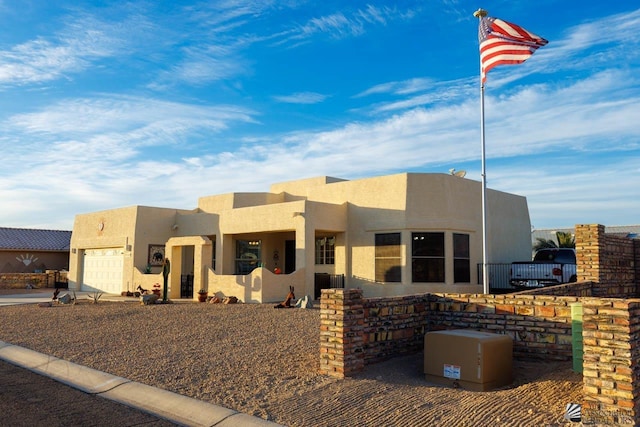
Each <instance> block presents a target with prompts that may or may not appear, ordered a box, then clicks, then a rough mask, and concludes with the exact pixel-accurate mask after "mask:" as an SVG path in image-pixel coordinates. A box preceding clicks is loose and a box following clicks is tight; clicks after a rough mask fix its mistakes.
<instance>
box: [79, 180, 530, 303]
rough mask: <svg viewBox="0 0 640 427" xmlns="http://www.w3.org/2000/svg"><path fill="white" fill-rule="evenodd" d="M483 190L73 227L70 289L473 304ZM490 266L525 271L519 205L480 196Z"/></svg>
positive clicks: (277, 188) (226, 204) (387, 188)
mask: <svg viewBox="0 0 640 427" xmlns="http://www.w3.org/2000/svg"><path fill="white" fill-rule="evenodd" d="M481 192H482V187H481V183H480V182H477V181H473V180H469V179H465V178H460V177H457V176H452V175H447V174H424V173H402V174H396V175H389V176H381V177H373V178H365V179H358V180H351V181H349V180H343V179H339V178H332V177H317V178H310V179H303V180H298V181H291V182H284V183H278V184H273V185H272V186H271V188H270V191H269V192H266V193H230V194H221V195H214V196H206V197H202V198H200V199H199V201H198V207H197V208H196V209H193V210H185V209H169V208H159V207H146V206H131V207H124V208H119V209H113V210H107V211H101V212H93V213H86V214H80V215H77V216H76V218H75V223H74V226H73V234H72V238H71V255H70V271H69V288H70V289H77V290H96V289H99V290H102V291H106V292H110V293H120V292H122V291H134V290H135V288H137V287H138V286H141V287H143V288H145V289H149V288H151V287H152V286H153V284H154V283H159V284H162V282H163V277H162V274H161V268H162V267H161V266H162V263H163V260H164V258H165V257H166V258H168V259H169V260H170V262H171V272H170V276H169V298H171V299H180V298H187V299H192V298H196V297H197V295H196V294H197V292H198V290H199V289H205V290H207V291H208V293H209V295H213V294H214V293H215V294H217V295H219V296H236V297H238V298H239V299H241V300H242V301H244V302H273V301H281V300H282V299H283V298H284V296H285V295H286V294H287V292H288V289H289V286H294V287H295V291H296V296H298V297H300V296H302V295H309V296H311V297H313V298H317V297H318V296H319V294H320V288H324V287H330V286H332V287H343V286H344V287H346V288H355V287H358V288H362V289H363V292H364V294H365V295H366V296H389V295H403V294H412V293H421V292H479V293H482V289H483V288H482V285H481V284H479V282H481V278H480V280H479V278H478V272H477V265H478V264H481V263H482V219H481V197H482V194H481ZM487 213H488V215H487V217H488V219H487V230H488V233H487V234H488V239H487V246H488V259H489V262H511V261H512V260H518V259H526V258H527V257H528V256H529V255H530V253H531V243H530V242H531V235H530V232H531V225H530V220H529V212H528V207H527V202H526V199H525V198H524V197H522V196H518V195H513V194H508V193H504V192H500V191H495V190H491V189H488V190H487Z"/></svg>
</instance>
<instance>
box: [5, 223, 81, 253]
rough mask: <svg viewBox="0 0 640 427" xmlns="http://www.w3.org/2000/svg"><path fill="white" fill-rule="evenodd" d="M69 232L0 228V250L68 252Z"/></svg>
mask: <svg viewBox="0 0 640 427" xmlns="http://www.w3.org/2000/svg"><path fill="white" fill-rule="evenodd" d="M70 243H71V231H62V230H33V229H28V228H8V227H0V250H30V251H68V250H69V247H70Z"/></svg>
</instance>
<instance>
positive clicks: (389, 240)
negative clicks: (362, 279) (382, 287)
mask: <svg viewBox="0 0 640 427" xmlns="http://www.w3.org/2000/svg"><path fill="white" fill-rule="evenodd" d="M375 262H376V266H375V270H376V282H401V281H402V248H401V246H400V233H383V234H376V251H375Z"/></svg>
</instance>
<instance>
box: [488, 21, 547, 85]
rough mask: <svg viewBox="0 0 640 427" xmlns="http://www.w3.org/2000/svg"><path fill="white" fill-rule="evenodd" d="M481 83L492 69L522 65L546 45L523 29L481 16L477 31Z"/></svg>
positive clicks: (541, 39) (542, 40) (545, 42)
mask: <svg viewBox="0 0 640 427" xmlns="http://www.w3.org/2000/svg"><path fill="white" fill-rule="evenodd" d="M478 39H479V41H480V68H481V72H480V74H481V78H482V83H484V82H485V80H486V79H487V73H488V72H489V70H491V69H492V68H493V67H496V66H498V65H506V64H522V63H523V62H524V61H526V60H527V59H529V57H530V56H531V55H533V52H535V51H536V49H538V48H539V47H540V46H544V45H546V44H547V43H548V41H547V40H545V39H543V38H542V37H539V36H536V35H535V34H533V33H530V32H529V31H527V30H525V29H524V28H522V27H520V26H518V25H514V24H511V23H509V22H506V21H503V20H502V19H498V18H490V17H487V16H483V17H481V18H480V28H479V29H478Z"/></svg>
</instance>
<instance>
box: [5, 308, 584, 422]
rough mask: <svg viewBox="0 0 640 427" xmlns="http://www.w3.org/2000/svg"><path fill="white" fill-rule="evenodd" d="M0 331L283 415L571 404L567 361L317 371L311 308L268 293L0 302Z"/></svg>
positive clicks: (169, 386)
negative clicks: (508, 370)
mask: <svg viewBox="0 0 640 427" xmlns="http://www.w3.org/2000/svg"><path fill="white" fill-rule="evenodd" d="M0 310H2V328H0V340H2V341H5V342H9V343H12V344H16V345H20V346H23V347H26V348H29V349H32V350H36V351H39V352H42V353H45V354H49V355H53V356H56V357H59V358H62V359H65V360H69V361H72V362H74V363H78V364H82V365H85V366H89V367H92V368H94V369H98V370H101V371H105V372H109V373H112V374H114V375H118V376H122V377H125V378H129V379H131V380H133V381H138V382H141V383H145V384H149V385H152V386H156V387H160V388H163V389H166V390H170V391H173V392H176V393H180V394H183V395H186V396H190V397H194V398H197V399H201V400H204V401H207V402H210V403H214V404H217V405H221V406H224V407H228V408H231V409H235V410H237V411H241V412H244V413H247V414H250V415H255V416H257V417H260V418H263V419H268V420H271V421H274V422H277V423H280V424H283V425H287V426H336V425H362V426H409V425H411V426H433V425H455V426H479V425H492V426H496V425H505V426H507V425H508V426H518V425H521V426H531V425H539V426H553V425H572V424H573V425H576V423H571V422H569V421H567V420H565V419H564V413H565V407H566V404H568V403H580V402H581V399H582V376H581V375H580V374H577V373H574V372H573V371H572V369H571V362H552V363H548V362H524V361H514V369H513V371H514V382H513V384H511V385H510V386H507V387H503V388H501V389H498V390H493V391H488V392H472V391H467V390H463V389H454V388H448V387H442V386H437V385H434V384H430V383H428V382H426V380H425V379H424V375H423V373H422V368H423V366H422V364H423V355H422V353H418V354H413V355H408V356H402V357H397V358H394V359H391V360H388V361H385V362H382V363H378V364H374V365H369V366H367V367H366V369H365V371H364V372H363V373H361V374H358V375H357V376H354V377H351V378H347V379H344V380H340V379H333V378H329V377H326V376H322V375H320V374H319V373H318V367H319V312H320V311H319V310H318V309H317V308H313V309H296V308H291V309H280V310H277V309H274V308H273V305H272V304H233V305H226V304H198V303H174V304H157V305H150V306H142V305H139V304H137V303H130V302H129V303H124V302H106V301H101V302H99V303H98V304H92V303H90V301H89V300H80V301H79V302H78V304H75V305H61V304H54V305H53V306H52V307H47V308H43V307H38V306H37V305H33V304H29V305H21V306H8V307H2V308H0Z"/></svg>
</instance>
